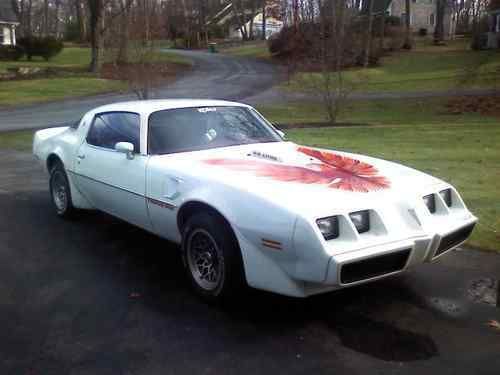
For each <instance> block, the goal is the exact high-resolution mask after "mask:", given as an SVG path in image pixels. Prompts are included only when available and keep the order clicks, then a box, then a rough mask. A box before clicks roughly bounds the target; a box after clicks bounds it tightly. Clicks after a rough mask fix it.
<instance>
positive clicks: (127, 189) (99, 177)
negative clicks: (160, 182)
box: [75, 112, 151, 230]
mask: <svg viewBox="0 0 500 375" xmlns="http://www.w3.org/2000/svg"><path fill="white" fill-rule="evenodd" d="M118 142H129V143H132V144H133V146H134V152H133V153H132V154H131V155H126V154H124V153H123V152H118V151H116V150H115V146H116V144H117V143H118ZM76 157H77V161H76V165H75V170H76V174H77V176H78V179H79V187H80V189H81V190H82V193H83V194H84V195H85V196H86V197H87V199H89V200H90V202H92V204H93V205H94V206H95V207H96V208H98V209H100V210H102V211H105V212H107V213H109V214H111V215H114V216H117V217H119V218H121V219H123V220H125V221H128V222H130V223H132V224H134V225H137V226H140V227H142V228H144V229H147V230H150V228H151V223H150V220H149V216H148V213H147V207H146V199H145V179H146V164H147V160H148V158H147V156H146V155H142V154H141V153H140V116H139V114H137V113H132V112H105V113H98V114H96V115H95V116H94V119H93V121H92V124H91V126H90V129H89V131H88V132H87V136H86V138H85V140H84V141H83V142H82V144H81V146H80V148H79V149H78V153H77V156H76Z"/></svg>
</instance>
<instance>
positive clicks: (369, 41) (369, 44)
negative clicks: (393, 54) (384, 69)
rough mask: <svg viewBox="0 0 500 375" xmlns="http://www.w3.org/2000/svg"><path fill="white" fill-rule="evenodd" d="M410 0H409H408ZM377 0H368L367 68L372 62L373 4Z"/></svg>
mask: <svg viewBox="0 0 500 375" xmlns="http://www.w3.org/2000/svg"><path fill="white" fill-rule="evenodd" d="M407 1H409V0H407ZM374 3H375V0H368V14H367V18H368V25H367V27H366V35H365V53H364V57H363V67H364V68H367V67H368V65H369V64H370V56H371V49H372V40H373V5H374Z"/></svg>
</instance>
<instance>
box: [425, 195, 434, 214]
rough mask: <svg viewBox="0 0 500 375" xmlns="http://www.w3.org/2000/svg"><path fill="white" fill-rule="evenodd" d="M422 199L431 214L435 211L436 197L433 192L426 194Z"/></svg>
mask: <svg viewBox="0 0 500 375" xmlns="http://www.w3.org/2000/svg"><path fill="white" fill-rule="evenodd" d="M423 199H424V203H425V205H426V206H427V208H428V209H429V211H430V213H431V214H433V213H434V212H436V199H435V198H434V194H429V195H426V196H425V197H424V198H423Z"/></svg>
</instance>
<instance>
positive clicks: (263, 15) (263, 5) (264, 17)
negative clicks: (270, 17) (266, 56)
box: [261, 0, 266, 40]
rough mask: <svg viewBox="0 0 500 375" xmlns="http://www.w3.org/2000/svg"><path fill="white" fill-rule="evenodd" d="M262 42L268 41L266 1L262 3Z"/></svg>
mask: <svg viewBox="0 0 500 375" xmlns="http://www.w3.org/2000/svg"><path fill="white" fill-rule="evenodd" d="M261 39H262V40H266V0H263V1H262V37H261Z"/></svg>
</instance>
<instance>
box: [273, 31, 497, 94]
mask: <svg viewBox="0 0 500 375" xmlns="http://www.w3.org/2000/svg"><path fill="white" fill-rule="evenodd" d="M319 77H320V75H319V74H318V73H298V74H296V75H295V77H293V78H292V79H291V80H290V82H287V83H284V84H283V85H282V88H283V89H285V90H290V91H304V88H307V86H309V85H311V84H312V83H313V82H315V80H318V79H319ZM344 77H345V79H346V82H348V84H349V86H351V87H352V89H353V90H354V91H360V92H388V91H409V92H415V91H426V90H449V89H454V88H500V52H498V51H472V50H470V49H469V48H468V43H465V42H464V41H463V40H459V41H456V42H451V43H450V45H449V46H445V47H436V46H431V45H429V44H424V43H422V42H420V43H417V45H416V48H415V49H414V50H412V51H399V52H394V53H392V54H390V55H388V56H386V57H384V58H383V59H382V60H381V63H380V65H379V66H376V67H372V68H368V69H360V68H356V69H350V70H347V71H346V72H345V73H344Z"/></svg>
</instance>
